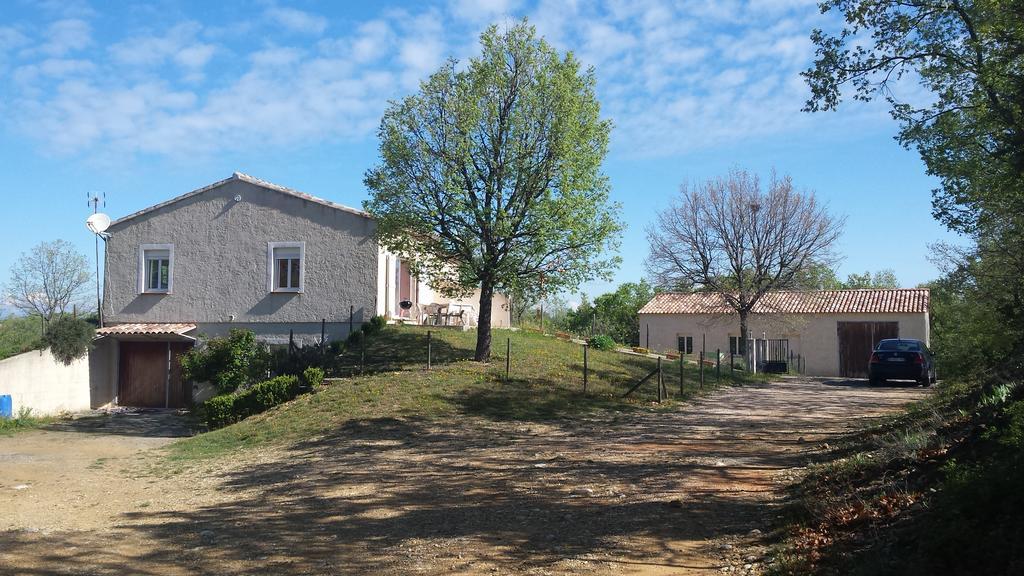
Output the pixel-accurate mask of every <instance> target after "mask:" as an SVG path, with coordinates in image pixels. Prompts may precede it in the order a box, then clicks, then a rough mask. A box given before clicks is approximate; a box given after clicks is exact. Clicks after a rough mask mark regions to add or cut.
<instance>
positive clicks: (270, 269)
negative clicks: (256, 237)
mask: <svg viewBox="0 0 1024 576" xmlns="http://www.w3.org/2000/svg"><path fill="white" fill-rule="evenodd" d="M275 248H298V249H299V287H298V288H278V287H277V285H276V282H274V273H275V271H276V270H275V269H276V266H275V262H274V249H275ZM305 289H306V243H305V242H267V292H283V293H293V294H294V293H301V292H304V291H305Z"/></svg>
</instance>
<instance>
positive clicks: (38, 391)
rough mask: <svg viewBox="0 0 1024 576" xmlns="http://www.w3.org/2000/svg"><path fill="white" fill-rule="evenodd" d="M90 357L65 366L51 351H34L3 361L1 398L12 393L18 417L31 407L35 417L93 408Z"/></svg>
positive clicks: (14, 408) (0, 362) (0, 374)
mask: <svg viewBox="0 0 1024 576" xmlns="http://www.w3.org/2000/svg"><path fill="white" fill-rule="evenodd" d="M89 392H90V391H89V358H88V357H85V358H80V359H78V360H76V361H74V362H72V363H71V364H70V365H67V366H65V365H64V364H62V363H61V362H58V361H57V360H55V359H54V358H53V354H50V351H49V350H33V351H31V352H25V353H24V354H19V355H17V356H12V357H10V358H7V359H5V360H0V395H3V394H10V395H11V400H12V402H13V410H14V414H15V415H17V414H18V412H19V411H21V410H22V409H23V408H30V409H31V410H32V415H33V416H50V415H54V414H59V413H61V412H78V411H82V410H88V409H89V408H90V404H91V402H90V394H89Z"/></svg>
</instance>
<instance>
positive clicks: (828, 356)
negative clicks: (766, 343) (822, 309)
mask: <svg viewBox="0 0 1024 576" xmlns="http://www.w3.org/2000/svg"><path fill="white" fill-rule="evenodd" d="M838 322H899V335H900V337H901V338H912V339H917V340H923V341H925V342H926V343H928V342H929V341H930V332H929V325H928V314H925V313H916V314H881V313H879V314H829V315H820V314H793V315H786V316H781V315H779V316H775V315H772V316H753V315H752V316H751V317H750V321H749V323H750V326H749V329H750V330H751V332H753V335H754V337H755V338H762V336H763V335H764V334H766V335H767V337H768V338H785V339H788V340H789V349H790V350H791V351H792V352H793V353H794V354H800V355H801V356H802V357H803V358H804V359H805V361H806V366H807V368H806V373H807V374H808V375H812V376H838V375H839V337H838V332H837V323H838ZM648 330H649V332H648ZM648 333H649V334H650V336H649V340H648ZM739 334H740V321H739V316H736V315H712V314H641V315H640V345H641V346H647V347H648V348H651V349H652V350H655V351H661V352H665V351H674V350H676V349H677V347H678V337H679V336H691V337H693V351H694V353H697V352H698V351H699V350H700V349H701V343H702V337H706V339H707V350H708V352H713V351H715V350H716V349H721V350H722V351H723V352H724V353H728V352H729V337H730V336H738V335H739ZM648 342H649V345H648Z"/></svg>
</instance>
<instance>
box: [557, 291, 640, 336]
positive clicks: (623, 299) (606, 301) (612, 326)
mask: <svg viewBox="0 0 1024 576" xmlns="http://www.w3.org/2000/svg"><path fill="white" fill-rule="evenodd" d="M653 297H654V288H653V287H652V286H651V285H650V284H648V283H647V281H646V280H641V281H640V282H625V283H623V284H620V285H619V287H618V288H616V289H615V291H614V292H608V293H606V294H601V295H600V296H598V297H596V298H594V302H593V304H591V303H590V302H588V301H587V299H586V298H584V299H583V302H581V303H580V305H579V306H578V307H577V308H576V310H573V311H571V312H570V313H569V314H568V315H567V316H566V328H568V329H569V330H570V331H572V332H575V333H577V334H589V333H590V332H591V331H594V332H595V333H596V334H604V335H607V336H610V337H611V338H612V339H614V340H615V341H616V342H621V343H623V344H634V343H636V342H639V341H640V318H639V316H638V315H637V313H638V312H639V311H640V309H641V308H643V306H644V304H647V303H648V302H650V300H651V298H653Z"/></svg>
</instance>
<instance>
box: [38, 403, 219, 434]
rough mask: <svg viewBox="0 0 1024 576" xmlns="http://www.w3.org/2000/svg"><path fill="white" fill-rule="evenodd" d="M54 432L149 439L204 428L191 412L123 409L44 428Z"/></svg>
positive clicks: (195, 431) (77, 417) (81, 417)
mask: <svg viewBox="0 0 1024 576" xmlns="http://www.w3.org/2000/svg"><path fill="white" fill-rule="evenodd" d="M43 429H44V430H49V431H52V432H81V433H86V434H113V435H115V436H144V437H147V438H184V437H188V436H194V435H196V434H197V433H199V432H200V431H202V430H203V429H204V427H202V426H201V425H200V424H198V423H197V422H195V421H194V420H193V419H192V418H191V417H190V416H189V414H188V413H187V412H184V411H181V410H157V409H137V408H133V409H122V410H116V411H111V412H105V411H99V412H90V413H86V414H81V415H76V416H75V417H74V418H71V419H68V420H59V421H57V422H54V423H52V424H48V425H46V426H43Z"/></svg>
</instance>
